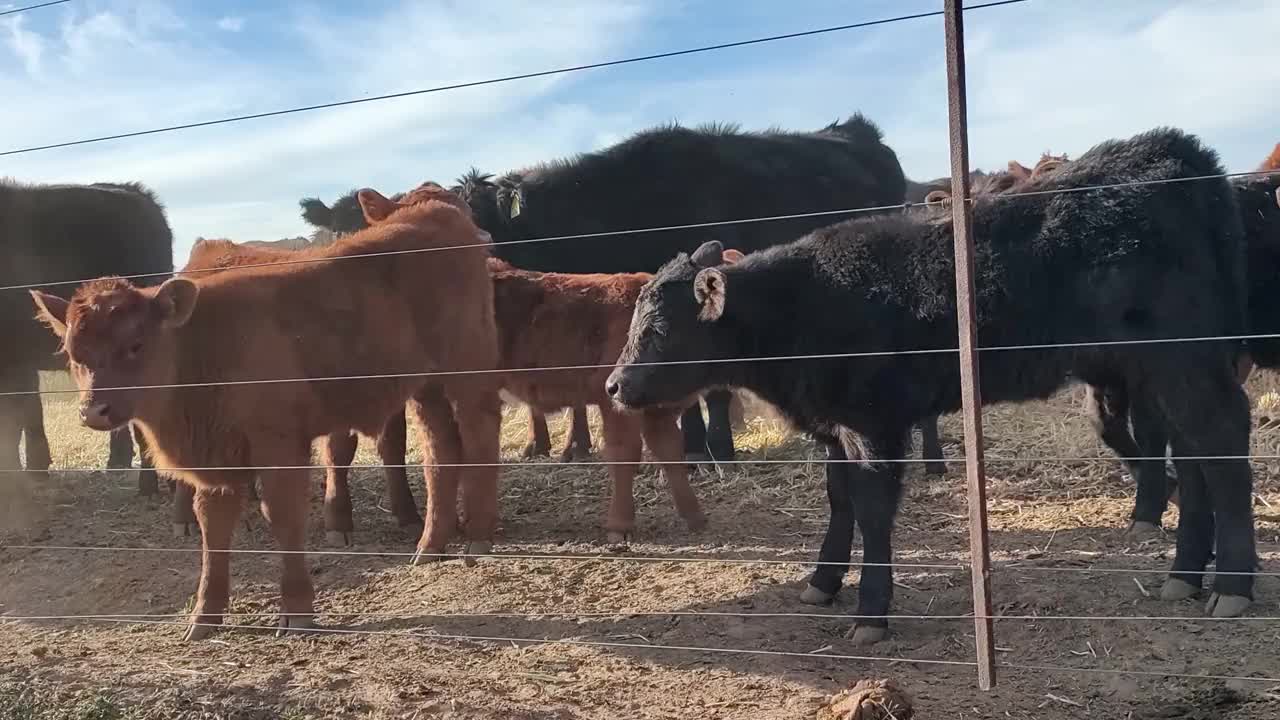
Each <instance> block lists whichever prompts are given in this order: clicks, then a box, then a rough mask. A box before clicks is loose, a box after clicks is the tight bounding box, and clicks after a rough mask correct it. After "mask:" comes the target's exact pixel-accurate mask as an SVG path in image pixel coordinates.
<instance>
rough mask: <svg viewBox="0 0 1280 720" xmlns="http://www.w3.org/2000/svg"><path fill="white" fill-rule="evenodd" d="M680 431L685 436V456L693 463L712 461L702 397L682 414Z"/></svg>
mask: <svg viewBox="0 0 1280 720" xmlns="http://www.w3.org/2000/svg"><path fill="white" fill-rule="evenodd" d="M680 433H681V434H682V435H683V436H684V457H685V459H686V460H688V461H689V462H691V463H695V464H697V463H705V462H711V453H710V452H709V451H708V450H707V426H706V424H705V423H704V422H703V421H702V399H701V398H699V399H698V400H696V401H694V403H693V404H692V405H690V406H689V407H687V408H685V411H684V413H683V414H681V415H680Z"/></svg>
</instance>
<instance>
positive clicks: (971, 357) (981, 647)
mask: <svg viewBox="0 0 1280 720" xmlns="http://www.w3.org/2000/svg"><path fill="white" fill-rule="evenodd" d="M963 14H964V9H963V8H962V7H961V0H944V4H943V17H944V25H945V31H946V39H947V106H948V113H947V115H948V125H949V130H950V136H951V197H952V202H951V218H952V227H953V230H954V236H955V254H956V327H957V329H958V330H959V336H960V400H961V406H962V407H961V412H962V413H963V415H964V466H965V475H966V477H967V478H968V485H969V557H970V564H971V566H972V572H973V615H974V622H973V624H974V628H973V629H974V641H975V644H976V645H977V658H978V687H980V688H982V689H983V690H990V689H991V688H992V687H994V686H995V684H996V662H995V639H994V636H993V633H992V628H991V553H990V549H989V540H990V538H989V537H988V534H987V476H986V471H985V470H984V468H983V456H982V391H981V389H980V388H979V387H978V350H977V334H978V320H977V310H976V308H975V300H974V289H973V254H974V253H973V233H972V228H971V227H970V225H971V220H972V217H973V216H972V209H971V207H970V203H969V202H968V198H969V121H968V109H967V107H966V102H965V82H964V15H963Z"/></svg>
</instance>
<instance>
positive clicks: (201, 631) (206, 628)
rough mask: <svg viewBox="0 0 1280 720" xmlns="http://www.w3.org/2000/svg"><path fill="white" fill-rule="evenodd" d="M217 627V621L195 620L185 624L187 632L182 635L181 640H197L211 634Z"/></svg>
mask: <svg viewBox="0 0 1280 720" xmlns="http://www.w3.org/2000/svg"><path fill="white" fill-rule="evenodd" d="M217 629H218V625H217V623H212V622H209V621H207V620H204V621H196V622H193V623H191V624H190V625H188V626H187V632H186V634H184V635H183V636H182V641H183V642H198V641H200V640H204V639H205V638H207V637H209V636H211V635H213V631H214V630H217Z"/></svg>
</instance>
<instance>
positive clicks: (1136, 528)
mask: <svg viewBox="0 0 1280 720" xmlns="http://www.w3.org/2000/svg"><path fill="white" fill-rule="evenodd" d="M1085 405H1086V408H1087V410H1088V413H1089V418H1090V420H1091V421H1092V423H1093V426H1094V430H1095V431H1097V433H1098V437H1099V438H1101V439H1102V442H1103V443H1105V444H1106V446H1107V447H1108V448H1110V449H1111V451H1112V452H1114V453H1115V454H1116V455H1118V456H1120V458H1122V459H1123V460H1124V463H1125V466H1126V467H1127V468H1128V470H1129V474H1130V475H1131V476H1132V477H1133V479H1134V481H1135V483H1136V485H1137V497H1136V498H1135V500H1134V506H1133V512H1132V514H1131V516H1130V517H1131V522H1130V525H1129V533H1130V534H1131V535H1133V536H1134V537H1136V538H1139V539H1145V538H1150V537H1158V536H1159V535H1160V518H1161V517H1162V516H1163V515H1164V510H1165V505H1166V500H1167V497H1168V496H1167V491H1166V488H1167V485H1168V477H1167V475H1166V474H1165V463H1164V461H1163V460H1139V459H1137V458H1143V457H1163V456H1164V451H1165V447H1166V446H1167V444H1168V443H1167V440H1166V438H1165V434H1164V430H1163V427H1162V422H1163V420H1162V419H1161V418H1160V417H1159V416H1158V415H1157V414H1153V409H1152V408H1151V406H1150V405H1149V404H1148V403H1147V402H1143V401H1139V402H1137V403H1132V402H1131V398H1130V395H1129V390H1128V388H1127V387H1126V386H1125V385H1124V383H1122V382H1116V383H1111V384H1107V385H1104V386H1094V385H1088V386H1086V387H1085ZM1131 416H1132V419H1133V425H1134V432H1133V434H1130V432H1129V422H1130V417H1131Z"/></svg>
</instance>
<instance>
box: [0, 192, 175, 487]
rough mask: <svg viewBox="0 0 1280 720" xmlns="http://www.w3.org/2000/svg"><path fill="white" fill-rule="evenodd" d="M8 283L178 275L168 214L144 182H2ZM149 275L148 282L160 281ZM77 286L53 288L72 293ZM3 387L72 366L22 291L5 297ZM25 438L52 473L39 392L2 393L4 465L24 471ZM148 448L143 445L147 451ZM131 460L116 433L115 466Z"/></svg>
mask: <svg viewBox="0 0 1280 720" xmlns="http://www.w3.org/2000/svg"><path fill="white" fill-rule="evenodd" d="M0 257H3V258H4V262H3V263H0V285H25V284H34V283H41V282H55V281H61V280H83V279H87V278H95V277H101V276H103V275H127V274H137V273H152V272H155V273H171V272H172V271H173V234H172V232H171V231H170V230H169V224H168V222H167V221H166V220H165V215H164V208H163V207H161V205H160V203H159V202H158V201H157V200H156V198H155V196H154V195H153V194H152V192H151V191H150V190H149V189H147V188H145V187H143V186H142V185H140V184H137V183H124V184H121V183H94V184H92V185H28V184H20V183H15V182H0ZM163 280H164V277H158V278H148V279H145V280H142V281H141V283H142V284H152V283H157V282H161V281H163ZM75 288H76V286H75V285H61V286H52V287H50V288H49V291H50V292H52V293H54V294H56V295H59V296H62V297H69V296H70V293H71V292H72V291H74V290H75ZM0 335H3V337H4V338H5V342H4V349H3V350H0V390H3V391H33V390H37V389H39V375H38V372H39V371H40V370H66V363H65V362H64V361H62V360H61V359H60V358H58V357H55V353H56V352H57V351H58V346H57V343H56V338H54V337H52V336H51V335H50V334H49V331H48V330H46V329H44V328H42V327H41V326H40V324H39V323H38V322H36V320H35V318H34V317H33V315H32V313H31V301H30V300H29V299H27V298H26V297H24V293H21V292H4V293H0ZM24 432H25V434H26V446H27V469H28V470H38V471H43V470H47V469H48V468H49V465H50V464H51V462H52V460H51V458H50V456H49V441H48V438H47V437H46V436H45V431H44V412H43V408H42V406H41V403H40V397H39V396H38V395H17V396H6V397H0V468H9V469H16V468H17V467H18V455H17V448H18V441H19V438H20V437H21V434H22V433H24ZM140 449H141V448H140ZM140 454H142V459H143V471H142V473H141V475H140V477H139V490H140V491H141V492H142V493H143V494H153V493H155V492H156V489H157V488H156V478H155V473H154V471H152V470H150V462H149V461H148V460H147V458H146V455H145V453H140ZM132 463H133V440H132V438H131V437H130V434H129V430H128V429H122V430H118V431H116V432H114V433H112V434H111V455H110V459H109V460H108V463H107V466H108V467H109V468H127V467H129V466H130V465H132Z"/></svg>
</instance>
